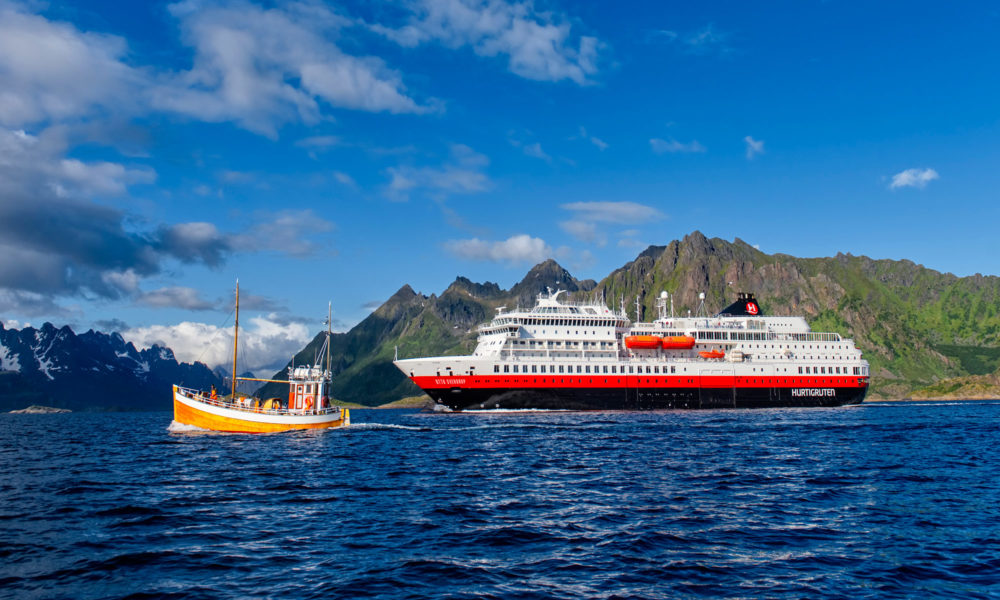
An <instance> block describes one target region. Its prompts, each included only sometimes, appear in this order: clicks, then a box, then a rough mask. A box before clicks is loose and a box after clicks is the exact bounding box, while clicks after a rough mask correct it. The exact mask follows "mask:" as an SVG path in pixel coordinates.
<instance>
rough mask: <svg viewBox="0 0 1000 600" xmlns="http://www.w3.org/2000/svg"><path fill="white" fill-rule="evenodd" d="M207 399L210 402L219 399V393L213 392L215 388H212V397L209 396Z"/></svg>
mask: <svg viewBox="0 0 1000 600" xmlns="http://www.w3.org/2000/svg"><path fill="white" fill-rule="evenodd" d="M209 397H210V398H211V399H212V400H218V399H219V393H218V392H216V391H215V386H214V385H213V386H212V395H211V396H209Z"/></svg>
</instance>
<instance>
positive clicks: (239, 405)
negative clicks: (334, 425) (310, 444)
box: [177, 386, 340, 416]
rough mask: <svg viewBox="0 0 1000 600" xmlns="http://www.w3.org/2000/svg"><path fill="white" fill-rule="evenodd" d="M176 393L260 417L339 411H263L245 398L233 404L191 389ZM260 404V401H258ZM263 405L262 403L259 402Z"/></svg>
mask: <svg viewBox="0 0 1000 600" xmlns="http://www.w3.org/2000/svg"><path fill="white" fill-rule="evenodd" d="M177 391H178V392H180V394H181V395H182V396H184V397H185V398H190V399H191V400H197V401H198V402H201V403H203V404H210V405H212V406H218V407H220V408H227V409H229V410H238V411H240V412H245V413H254V414H262V415H296V416H303V415H326V414H330V413H333V412H337V411H339V410H340V407H339V406H328V407H324V408H313V409H309V410H306V409H300V408H269V409H266V410H265V409H264V408H263V407H262V406H261V407H259V408H254V406H253V402H254V401H255V400H254V399H252V398H247V399H246V400H247V401H248V402H247V403H243V402H240V401H239V400H237V401H236V402H233V401H232V400H227V399H224V398H216V399H214V400H213V399H212V397H211V396H209V395H208V394H206V393H205V392H203V391H201V390H196V389H192V388H184V387H180V386H178V387H177ZM258 402H260V401H258ZM261 404H263V402H261Z"/></svg>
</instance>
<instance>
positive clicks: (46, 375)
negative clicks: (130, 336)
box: [0, 323, 223, 411]
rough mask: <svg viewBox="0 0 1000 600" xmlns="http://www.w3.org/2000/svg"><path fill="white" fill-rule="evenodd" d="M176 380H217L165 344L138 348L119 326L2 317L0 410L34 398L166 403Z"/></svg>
mask: <svg viewBox="0 0 1000 600" xmlns="http://www.w3.org/2000/svg"><path fill="white" fill-rule="evenodd" d="M174 383H178V384H182V385H188V386H191V387H198V388H202V389H208V387H210V386H212V385H216V386H219V387H220V388H221V387H222V386H223V382H222V379H220V378H219V377H218V376H217V375H216V374H214V373H213V372H212V371H211V370H210V369H209V368H208V367H207V366H205V365H203V364H201V363H195V364H193V365H191V364H186V363H179V362H177V359H176V358H175V357H174V353H173V351H171V350H170V348H163V347H161V346H153V347H151V348H147V349H145V350H137V349H136V347H135V346H134V345H133V344H132V343H131V342H126V341H125V340H124V339H123V338H122V336H121V335H120V334H118V333H111V334H106V333H101V332H99V331H94V330H90V331H87V332H86V333H81V334H79V335H77V334H75V333H74V332H73V330H72V329H70V328H69V327H68V326H64V327H62V328H59V329H57V328H56V327H55V326H53V325H52V324H51V323H45V324H44V325H42V327H41V328H39V329H35V328H33V327H25V328H23V329H20V330H18V329H6V328H4V326H3V324H2V323H0V410H3V411H9V410H14V409H20V408H24V407H26V406H29V405H32V404H42V405H46V406H54V407H59V408H68V409H71V410H95V409H101V410H166V409H169V408H170V402H171V399H170V394H171V385H172V384H174Z"/></svg>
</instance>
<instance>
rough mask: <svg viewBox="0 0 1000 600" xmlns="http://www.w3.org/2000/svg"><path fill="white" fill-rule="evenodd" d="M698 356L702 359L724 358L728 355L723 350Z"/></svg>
mask: <svg viewBox="0 0 1000 600" xmlns="http://www.w3.org/2000/svg"><path fill="white" fill-rule="evenodd" d="M698 354H699V355H700V356H701V357H702V358H723V357H724V356H726V353H725V352H723V351H722V350H712V351H710V352H699V353H698Z"/></svg>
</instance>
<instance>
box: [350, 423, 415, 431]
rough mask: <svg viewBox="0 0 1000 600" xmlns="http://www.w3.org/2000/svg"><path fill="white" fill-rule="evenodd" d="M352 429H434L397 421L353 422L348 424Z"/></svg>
mask: <svg viewBox="0 0 1000 600" xmlns="http://www.w3.org/2000/svg"><path fill="white" fill-rule="evenodd" d="M347 429H350V430H352V431H359V430H360V431H363V430H373V431H383V430H390V429H403V430H406V431H432V429H431V428H430V427H414V426H412V425H396V424H395V423H353V424H351V425H348V426H347Z"/></svg>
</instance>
